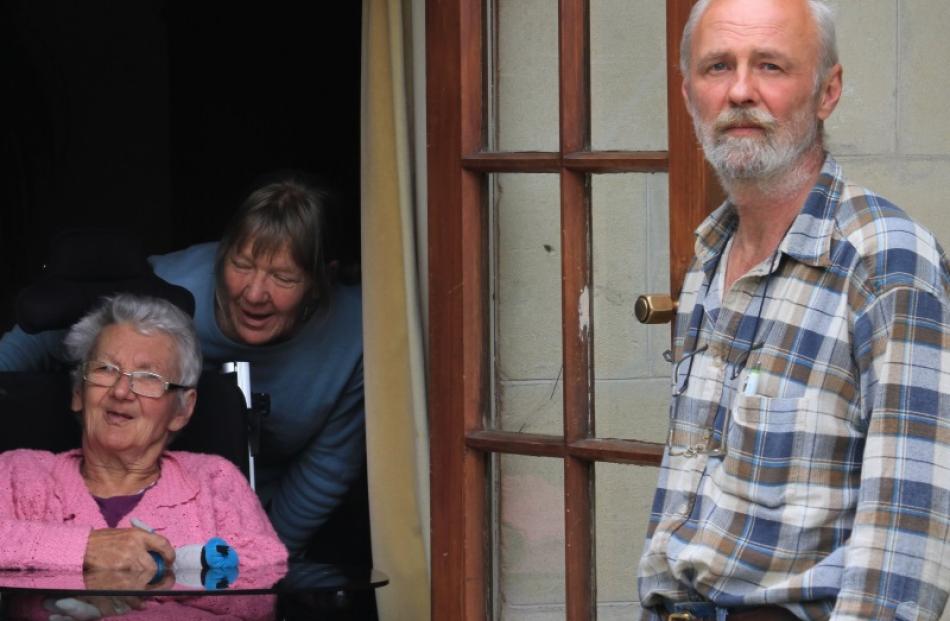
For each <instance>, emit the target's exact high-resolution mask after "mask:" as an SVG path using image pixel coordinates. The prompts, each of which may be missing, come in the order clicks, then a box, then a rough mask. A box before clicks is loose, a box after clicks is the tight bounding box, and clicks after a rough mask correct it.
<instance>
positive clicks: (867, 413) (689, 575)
mask: <svg viewBox="0 0 950 621" xmlns="http://www.w3.org/2000/svg"><path fill="white" fill-rule="evenodd" d="M680 56H681V70H682V73H683V87H682V90H683V95H684V97H685V98H686V102H687V104H688V107H689V110H690V112H691V114H692V117H693V122H694V125H695V129H696V134H697V136H698V138H699V140H700V142H701V143H702V146H703V149H704V151H705V154H706V157H707V159H708V160H709V161H710V163H711V164H712V166H713V167H714V168H715V170H716V171H717V173H718V176H719V178H720V180H721V182H722V186H723V188H724V189H725V190H726V193H727V195H728V200H727V201H726V202H725V203H724V204H723V205H722V206H721V207H719V209H717V210H716V211H715V212H713V213H712V214H711V215H710V216H709V217H708V218H707V219H706V221H704V222H703V223H702V225H701V226H700V227H699V229H698V230H697V232H696V235H697V241H696V256H695V258H694V261H693V264H692V267H691V269H690V270H689V272H688V274H687V275H686V278H685V281H684V285H683V288H682V294H681V297H680V301H679V311H678V315H677V318H676V326H675V332H674V346H673V354H672V355H673V358H672V360H673V398H672V401H671V406H670V430H669V440H668V448H667V451H666V454H665V456H664V459H663V463H662V467H661V471H660V477H659V484H658V487H657V491H656V497H655V500H654V504H653V510H652V513H651V517H650V524H649V533H648V537H647V541H646V546H645V548H644V553H643V557H642V559H641V561H640V567H639V587H640V595H641V604H642V607H643V611H644V612H643V617H644V618H645V619H669V620H671V621H688V620H691V619H710V620H711V619H716V620H718V621H722V620H723V619H726V618H728V619H729V620H730V621H739V620H746V619H747V620H753V619H754V620H756V621H769V620H774V619H782V620H785V619H789V620H791V619H809V620H811V619H829V618H830V619H835V620H839V621H840V620H857V619H862V620H870V619H874V620H882V619H886V620H890V619H904V620H908V621H909V620H925V619H926V620H936V619H938V618H939V617H940V615H941V613H942V611H943V608H944V605H945V603H946V600H947V593H948V587H950V553H948V552H950V550H948V546H947V538H948V533H950V472H948V469H950V394H948V393H950V330H948V326H950V321H948V319H950V314H948V309H950V271H948V267H950V266H948V263H947V259H946V257H945V256H944V253H943V250H942V249H941V248H940V246H939V244H938V243H937V241H936V240H935V239H934V237H933V235H931V234H930V233H929V232H927V231H926V230H924V229H923V228H922V227H921V226H919V225H918V224H916V223H915V222H914V221H913V220H911V219H910V218H909V217H908V216H907V215H906V214H905V213H904V212H902V211H901V210H900V209H898V208H897V207H895V206H894V205H892V204H891V203H889V202H888V201H887V200H885V199H883V198H882V197H880V196H878V195H876V194H873V193H872V192H870V191H868V190H865V189H863V188H860V187H858V186H855V185H852V184H851V183H849V182H848V181H846V180H845V179H844V177H843V176H842V171H841V168H840V167H839V166H838V164H837V163H836V162H835V160H834V159H832V157H831V156H830V155H828V154H827V153H826V152H825V149H824V138H823V122H824V121H825V120H826V119H827V118H828V117H829V116H830V115H831V113H832V112H833V111H834V109H835V107H836V105H837V103H838V99H839V97H840V96H841V92H842V70H841V66H840V65H839V64H838V60H837V51H836V43H835V31H834V22H833V18H832V15H831V11H830V9H829V7H828V6H827V5H826V4H825V3H824V2H822V1H820V0H700V2H698V3H697V4H696V5H695V7H694V9H693V13H692V14H691V16H690V19H689V22H688V24H687V27H686V30H685V32H684V35H683V40H682V45H681V52H680Z"/></svg>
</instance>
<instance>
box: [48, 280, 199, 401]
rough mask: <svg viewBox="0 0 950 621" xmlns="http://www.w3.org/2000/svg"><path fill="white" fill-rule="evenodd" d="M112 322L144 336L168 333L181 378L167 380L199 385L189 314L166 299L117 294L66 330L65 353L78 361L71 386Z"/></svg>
mask: <svg viewBox="0 0 950 621" xmlns="http://www.w3.org/2000/svg"><path fill="white" fill-rule="evenodd" d="M115 324H129V325H130V326H132V328H133V329H134V330H135V331H136V332H138V333H140V334H144V335H147V336H152V335H154V334H155V333H157V332H161V333H164V334H166V335H168V336H170V337H171V338H172V341H174V343H175V345H176V349H177V351H178V372H179V375H180V377H177V378H168V379H170V380H171V381H172V382H173V383H176V384H182V385H184V386H195V385H197V384H198V376H199V375H201V345H199V343H198V335H197V334H196V333H195V325H194V322H193V321H192V320H191V317H189V316H188V315H187V314H186V313H185V312H184V311H182V310H181V309H179V308H178V307H177V306H175V305H174V304H172V303H171V302H169V301H168V300H163V299H161V298H153V297H149V296H143V295H131V294H128V293H120V294H118V295H115V296H111V297H107V298H104V299H103V300H102V303H101V304H99V306H97V307H96V308H94V309H93V310H92V311H90V312H89V313H88V314H86V316H84V317H83V318H82V319H80V320H79V321H77V322H76V323H75V324H74V325H73V327H72V328H70V329H69V333H68V334H67V335H66V338H65V339H64V340H63V345H64V346H65V347H66V353H67V355H68V356H69V358H70V360H71V361H73V362H75V363H76V364H77V368H76V369H75V370H74V371H73V387H74V388H78V387H79V385H80V384H81V383H82V369H81V368H80V367H81V365H82V363H83V362H87V361H88V360H89V356H91V355H92V350H93V348H94V347H95V346H96V342H97V341H98V340H99V335H100V334H101V333H102V330H103V329H105V328H106V327H107V326H111V325H115Z"/></svg>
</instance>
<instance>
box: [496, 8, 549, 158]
mask: <svg viewBox="0 0 950 621" xmlns="http://www.w3.org/2000/svg"><path fill="white" fill-rule="evenodd" d="M486 5H487V6H488V7H489V16H488V20H487V23H488V24H489V27H488V28H487V29H486V30H487V31H488V32H491V31H493V30H494V31H495V32H494V37H495V38H494V40H490V41H489V42H488V54H489V55H488V59H489V61H488V65H489V69H488V75H489V76H490V79H489V83H488V92H487V98H488V110H489V127H490V128H491V129H490V131H489V135H488V147H489V149H490V150H492V151H557V150H558V144H559V143H558V24H557V15H558V3H557V0H494V1H493V2H487V3H486ZM491 36H492V35H491V34H489V37H491Z"/></svg>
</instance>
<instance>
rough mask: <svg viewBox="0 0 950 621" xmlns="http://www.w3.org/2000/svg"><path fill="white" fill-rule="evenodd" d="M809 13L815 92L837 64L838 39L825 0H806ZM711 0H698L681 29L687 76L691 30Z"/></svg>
mask: <svg viewBox="0 0 950 621" xmlns="http://www.w3.org/2000/svg"><path fill="white" fill-rule="evenodd" d="M806 1H807V3H808V8H809V9H810V10H811V15H812V17H813V18H814V20H815V26H816V27H817V28H818V46H819V47H818V70H817V72H816V73H815V93H817V92H818V90H819V89H820V88H821V84H822V82H824V80H825V78H826V77H827V76H828V72H829V71H831V68H832V67H834V66H835V65H837V64H838V39H837V36H836V35H835V14H834V10H833V9H832V8H831V6H830V5H829V4H828V3H827V2H826V1H825V0H806ZM710 2H712V0H699V2H697V3H696V4H694V5H693V9H692V11H690V14H689V19H688V20H687V22H686V27H685V28H684V29H683V38H682V39H681V40H680V73H682V74H683V77H685V78H688V77H689V64H690V61H691V58H690V55H691V53H692V44H693V31H695V30H696V25H697V24H698V23H699V20H700V18H702V16H703V13H705V12H706V9H707V8H709V3H710Z"/></svg>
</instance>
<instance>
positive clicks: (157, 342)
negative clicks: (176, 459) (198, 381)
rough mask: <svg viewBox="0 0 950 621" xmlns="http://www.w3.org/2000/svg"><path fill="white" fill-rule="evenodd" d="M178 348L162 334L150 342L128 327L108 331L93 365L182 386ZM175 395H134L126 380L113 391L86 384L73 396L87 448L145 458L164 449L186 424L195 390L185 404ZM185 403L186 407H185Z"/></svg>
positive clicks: (122, 378)
mask: <svg viewBox="0 0 950 621" xmlns="http://www.w3.org/2000/svg"><path fill="white" fill-rule="evenodd" d="M176 352H177V348H176V346H175V342H174V341H173V340H172V337H171V336H169V335H167V334H164V333H156V334H153V335H151V336H146V335H144V334H141V333H139V332H138V331H136V330H135V329H134V328H132V326H130V325H128V324H113V325H110V326H106V327H105V328H104V329H103V330H102V332H100V333H99V338H98V340H97V341H96V345H95V347H94V348H93V351H92V353H91V354H90V358H89V359H90V360H95V361H101V362H106V363H109V364H112V365H114V366H116V367H118V368H119V369H120V370H121V371H123V372H129V371H150V372H152V373H157V374H158V375H161V376H162V377H163V378H165V380H167V381H169V382H172V383H178V382H179V381H180V380H181V378H180V377H179V376H178V373H179V371H178V361H177V353H176ZM177 392H178V391H177V390H169V391H166V392H165V393H164V394H163V395H162V396H160V397H144V396H142V395H138V394H136V393H134V392H132V390H131V383H130V379H129V377H128V376H127V375H119V377H118V380H116V382H115V384H114V385H112V386H109V387H106V386H97V385H95V384H94V383H92V382H91V381H83V383H82V385H81V386H80V387H79V388H78V389H77V390H76V391H75V392H74V393H73V410H76V411H80V410H81V411H82V416H83V434H84V446H87V447H89V448H92V449H94V450H99V451H106V452H112V453H120V452H124V453H128V452H132V453H145V452H149V451H150V449H151V450H158V451H161V450H162V449H164V447H165V444H166V442H167V440H168V436H169V434H170V433H172V432H174V431H178V430H179V429H181V428H182V427H184V426H185V425H186V424H187V423H188V419H189V418H191V413H192V410H193V409H194V405H195V390H194V389H188V390H186V393H185V399H184V400H182V399H180V398H179V395H178V394H177ZM183 401H184V402H183Z"/></svg>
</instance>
